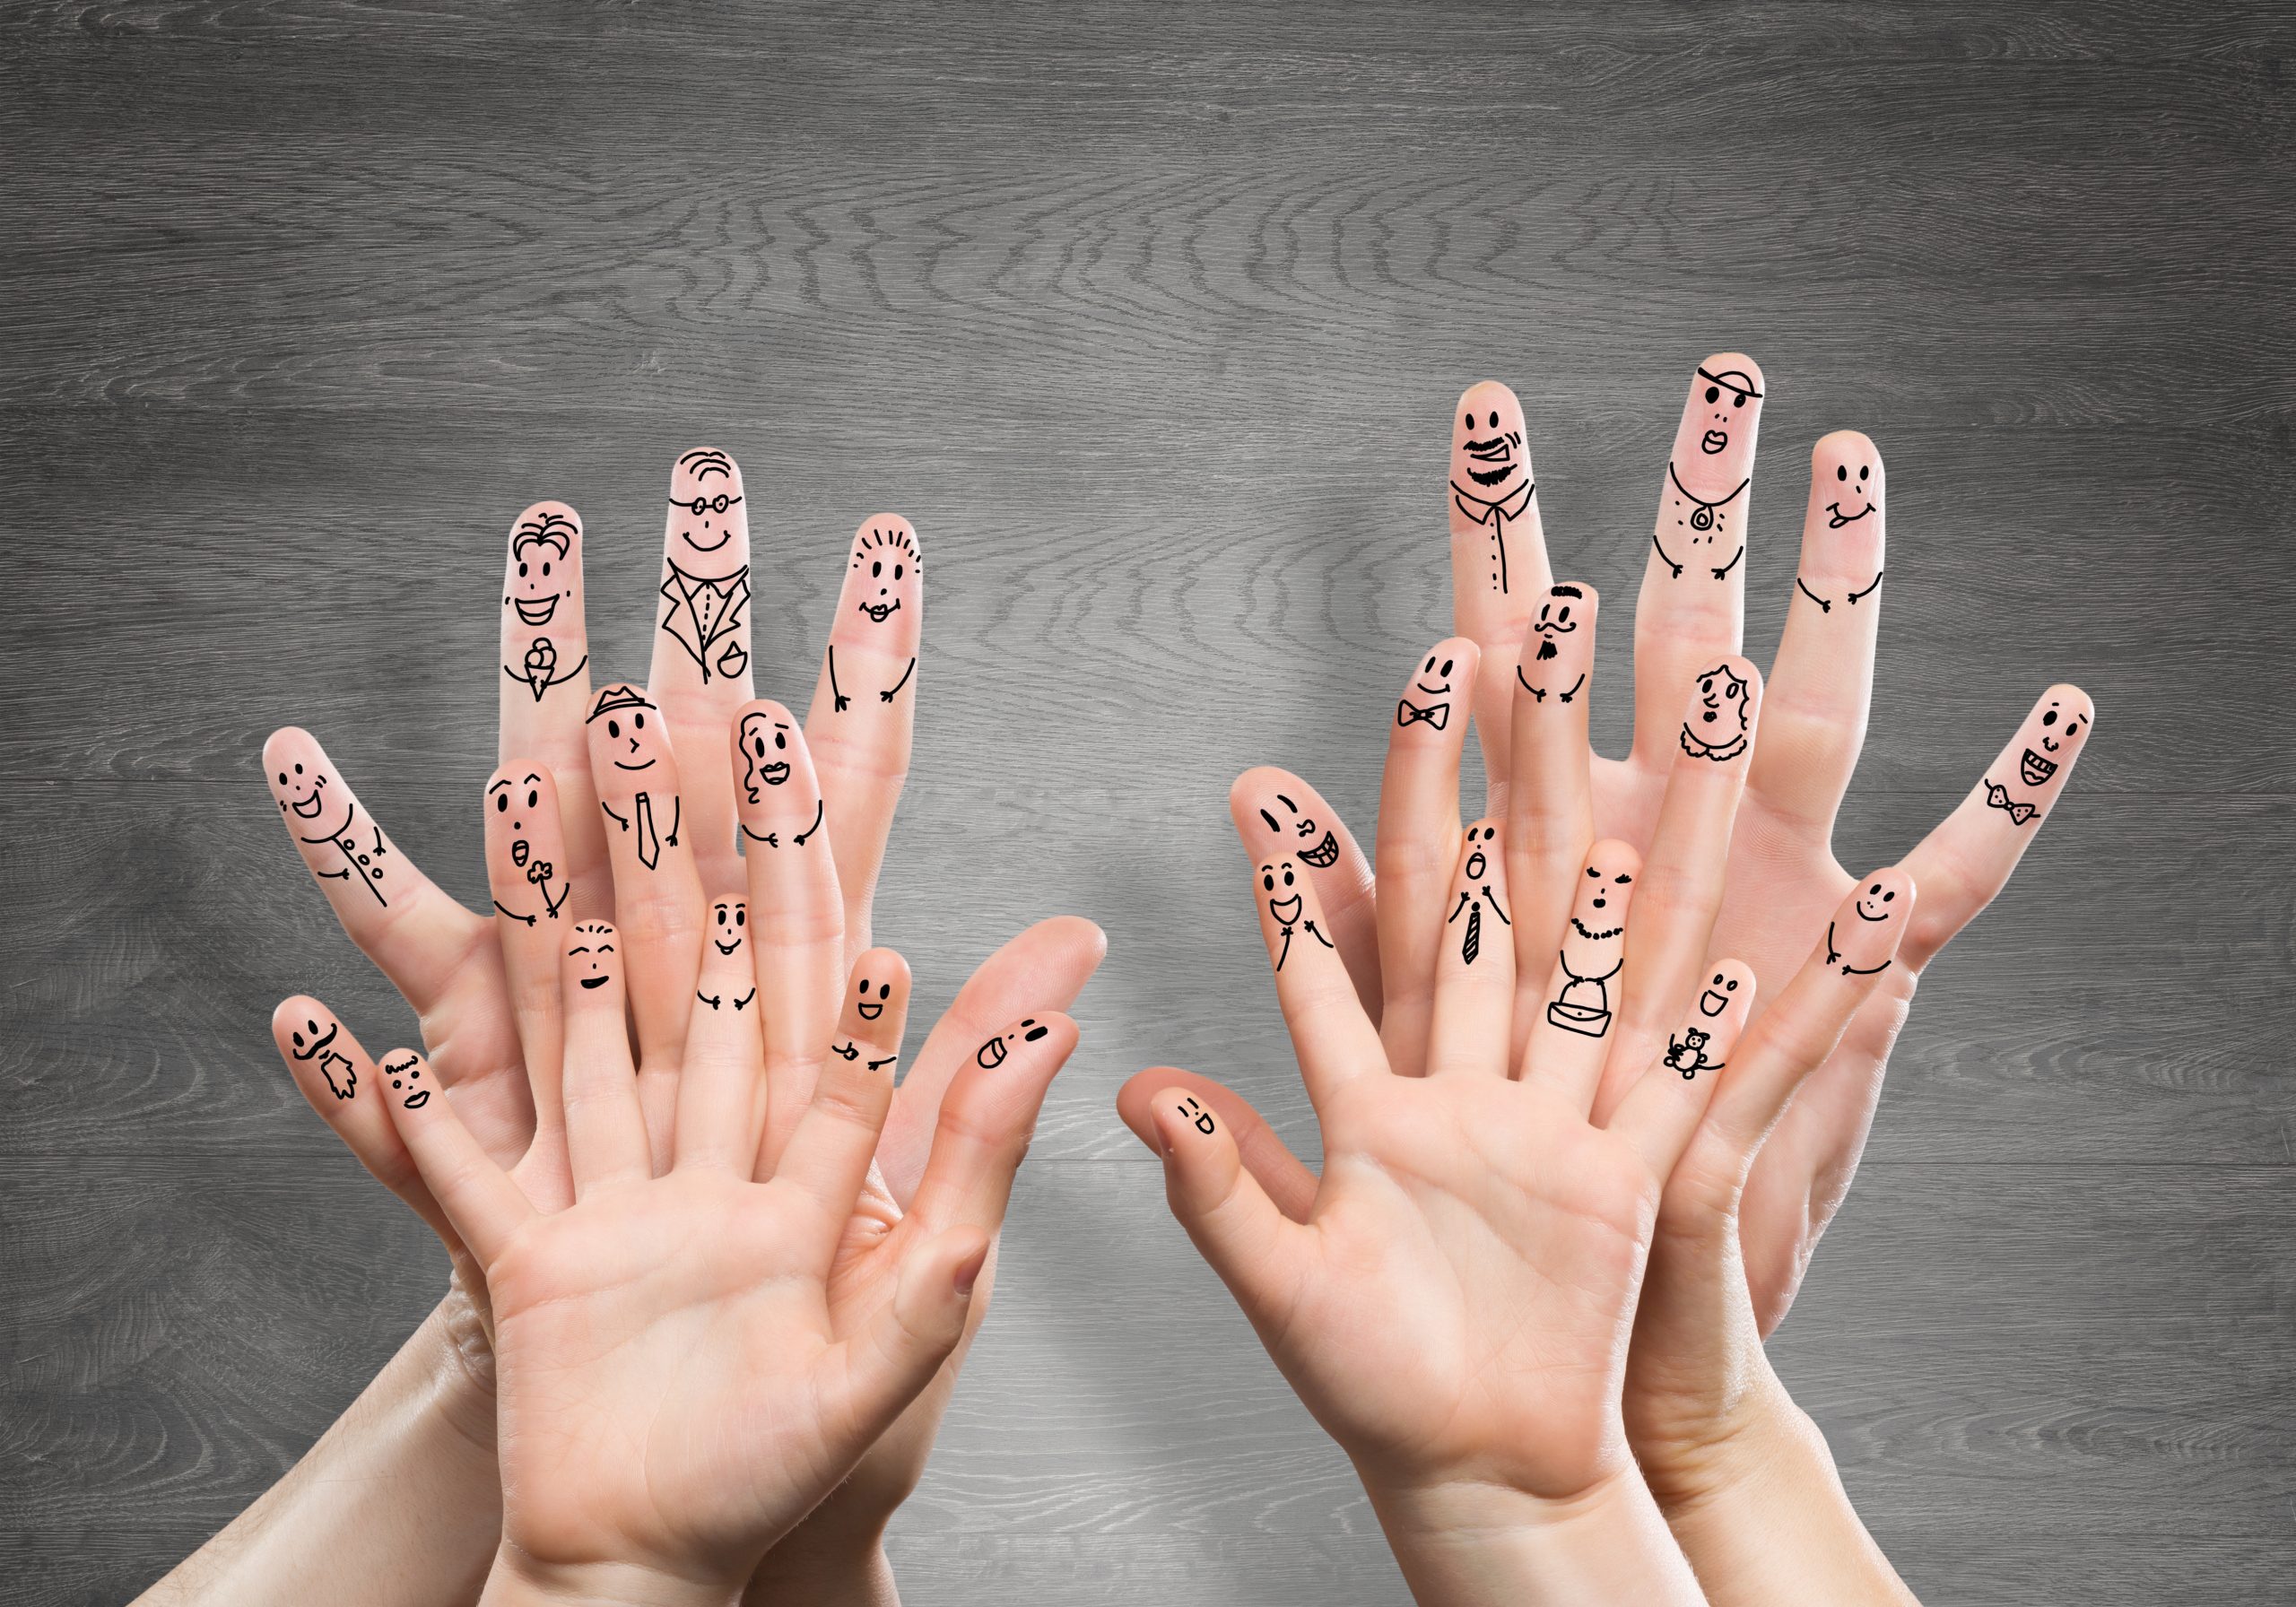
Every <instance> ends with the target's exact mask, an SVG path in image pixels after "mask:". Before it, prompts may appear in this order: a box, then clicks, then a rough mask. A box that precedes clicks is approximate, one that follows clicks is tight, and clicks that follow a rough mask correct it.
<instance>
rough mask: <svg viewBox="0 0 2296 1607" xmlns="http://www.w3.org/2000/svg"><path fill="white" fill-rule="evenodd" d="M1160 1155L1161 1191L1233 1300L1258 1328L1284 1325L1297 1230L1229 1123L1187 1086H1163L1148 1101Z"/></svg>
mask: <svg viewBox="0 0 2296 1607" xmlns="http://www.w3.org/2000/svg"><path fill="white" fill-rule="evenodd" d="M1151 1110H1152V1117H1153V1120H1154V1122H1155V1132H1156V1145H1157V1148H1158V1149H1159V1150H1161V1151H1162V1152H1163V1156H1164V1193H1165V1197H1166V1198H1167V1199H1169V1200H1170V1203H1171V1207H1172V1214H1173V1215H1174V1216H1175V1217H1177V1218H1178V1219H1179V1224H1180V1226H1181V1227H1182V1228H1184V1229H1187V1236H1188V1238H1190V1239H1192V1240H1194V1241H1195V1244H1196V1249H1197V1250H1198V1251H1200V1252H1202V1254H1203V1256H1204V1258H1205V1260H1206V1261H1208V1262H1210V1263H1211V1264H1212V1270H1213V1272H1215V1273H1219V1274H1220V1278H1221V1281H1222V1282H1224V1283H1225V1284H1227V1286H1228V1290H1229V1292H1230V1293H1231V1294H1233V1295H1234V1296H1235V1297H1236V1303H1237V1304H1238V1305H1239V1306H1241V1307H1243V1308H1244V1315H1245V1316H1248V1317H1250V1318H1251V1319H1252V1322H1253V1323H1254V1325H1257V1326H1258V1327H1259V1328H1260V1329H1261V1331H1262V1332H1267V1331H1269V1328H1270V1325H1274V1326H1276V1327H1281V1325H1283V1320H1284V1316H1285V1308H1286V1307H1288V1306H1289V1305H1290V1303H1291V1291H1293V1290H1296V1289H1297V1288H1298V1287H1299V1279H1298V1277H1297V1276H1296V1273H1297V1270H1298V1269H1297V1264H1296V1263H1297V1257H1298V1256H1299V1255H1300V1240H1299V1235H1300V1233H1302V1232H1304V1231H1305V1230H1306V1229H1303V1228H1302V1227H1301V1226H1300V1224H1299V1223H1297V1222H1294V1221H1292V1220H1291V1219H1290V1218H1289V1217H1287V1216H1285V1215H1284V1214H1283V1212H1281V1211H1279V1210H1278V1209H1276V1205H1275V1202H1274V1200H1272V1199H1270V1198H1269V1197H1268V1194H1267V1190H1266V1189H1265V1188H1263V1187H1261V1186H1260V1183H1259V1179H1258V1178H1257V1177H1253V1176H1252V1174H1251V1172H1250V1171H1249V1170H1248V1169H1247V1168H1246V1167H1245V1166H1244V1161H1243V1155H1242V1153H1241V1152H1240V1151H1239V1150H1238V1149H1237V1148H1236V1138H1235V1134H1233V1133H1232V1132H1231V1131H1230V1129H1229V1126H1228V1124H1227V1123H1226V1122H1224V1121H1222V1120H1220V1119H1219V1118H1218V1117H1216V1116H1213V1112H1212V1109H1211V1108H1210V1107H1209V1106H1208V1105H1206V1104H1205V1102H1204V1101H1203V1100H1202V1099H1198V1098H1196V1096H1195V1095H1194V1094H1191V1093H1189V1092H1188V1091H1187V1089H1186V1088H1185V1087H1184V1086H1169V1085H1168V1086H1167V1087H1166V1088H1165V1089H1164V1090H1163V1091H1162V1092H1161V1093H1159V1094H1158V1095H1157V1096H1156V1097H1155V1099H1154V1100H1153V1102H1152V1107H1151Z"/></svg>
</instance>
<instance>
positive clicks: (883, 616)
mask: <svg viewBox="0 0 2296 1607" xmlns="http://www.w3.org/2000/svg"><path fill="white" fill-rule="evenodd" d="M899 607H900V598H898V597H896V598H894V599H893V600H892V601H891V602H890V603H864V604H861V612H863V613H865V614H867V615H868V616H869V617H870V618H871V619H872V620H874V621H876V622H877V623H878V624H880V625H882V624H883V623H884V622H885V621H887V620H890V619H891V618H892V617H893V610H895V609H897V608H899Z"/></svg>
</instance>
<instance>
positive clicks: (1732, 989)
mask: <svg viewBox="0 0 2296 1607" xmlns="http://www.w3.org/2000/svg"><path fill="white" fill-rule="evenodd" d="M1723 991H1724V992H1725V993H1733V994H1734V993H1736V992H1737V991H1738V979H1737V978H1736V977H1731V978H1730V986H1728V987H1726V988H1725V989H1724V990H1723Z"/></svg>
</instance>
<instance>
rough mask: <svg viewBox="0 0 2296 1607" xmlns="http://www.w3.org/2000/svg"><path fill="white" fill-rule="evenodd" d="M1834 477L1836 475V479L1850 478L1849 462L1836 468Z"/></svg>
mask: <svg viewBox="0 0 2296 1607" xmlns="http://www.w3.org/2000/svg"><path fill="white" fill-rule="evenodd" d="M1833 477H1834V478H1835V479H1836V480H1847V479H1848V478H1849V465H1848V464H1843V465H1841V466H1840V467H1839V468H1838V469H1836V470H1835V471H1834V472H1833Z"/></svg>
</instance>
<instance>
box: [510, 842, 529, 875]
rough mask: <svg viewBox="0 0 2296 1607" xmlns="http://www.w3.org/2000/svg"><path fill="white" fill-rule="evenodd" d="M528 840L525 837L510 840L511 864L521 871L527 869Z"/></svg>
mask: <svg viewBox="0 0 2296 1607" xmlns="http://www.w3.org/2000/svg"><path fill="white" fill-rule="evenodd" d="M526 855H527V848H526V838H523V837H514V838H511V839H510V863H511V864H514V865H517V867H518V868H519V869H520V870H524V869H526Z"/></svg>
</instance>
